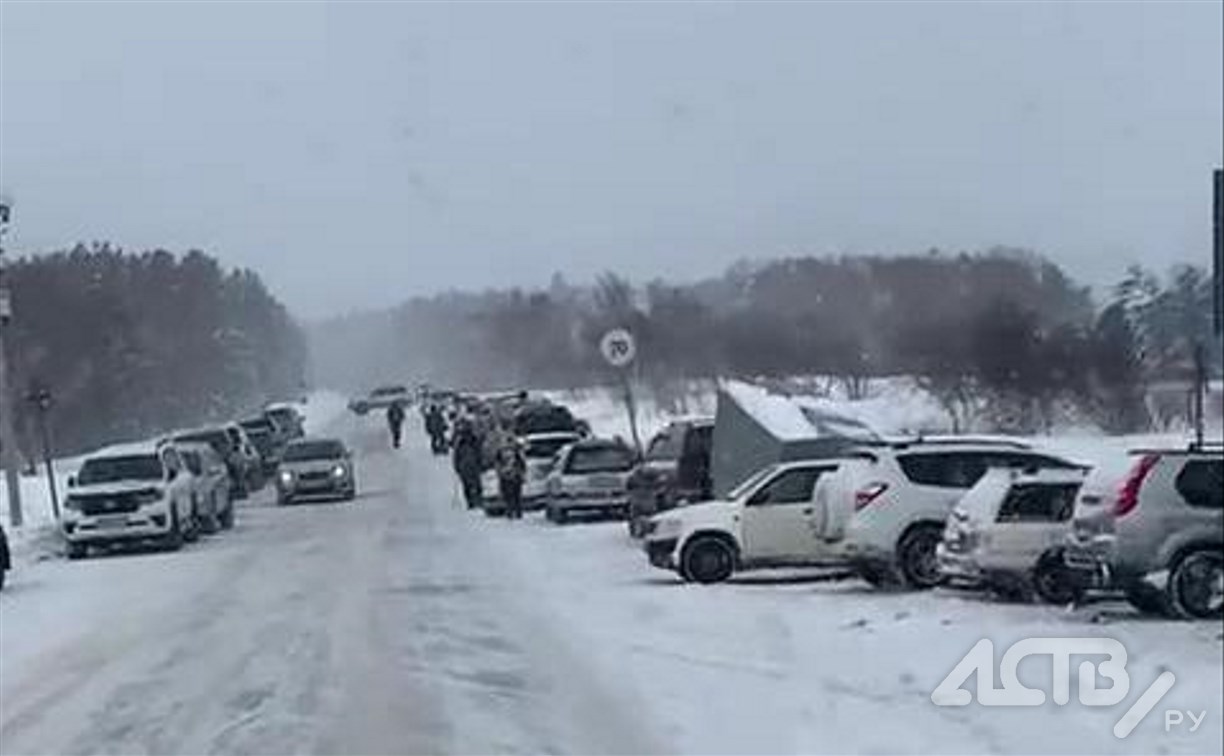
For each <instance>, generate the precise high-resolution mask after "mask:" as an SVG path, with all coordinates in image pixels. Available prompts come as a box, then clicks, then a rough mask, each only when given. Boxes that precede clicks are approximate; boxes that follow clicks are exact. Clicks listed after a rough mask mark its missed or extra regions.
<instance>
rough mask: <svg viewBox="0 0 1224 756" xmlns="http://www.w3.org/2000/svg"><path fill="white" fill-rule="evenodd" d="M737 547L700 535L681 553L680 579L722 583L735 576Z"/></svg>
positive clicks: (721, 539)
mask: <svg viewBox="0 0 1224 756" xmlns="http://www.w3.org/2000/svg"><path fill="white" fill-rule="evenodd" d="M736 561H737V560H736V556H735V547H734V546H732V545H731V544H729V543H728V542H727V540H726V539H725V538H720V537H718V536H712V535H698V536H694V537H693V538H691V539H689V542H688V543H686V544H685V545H684V549H683V550H682V551H681V552H680V577H682V578H684V579H685V580H687V581H689V582H691V583H701V584H702V585H709V584H711V583H722V582H725V581H727V580H728V579H729V578H730V577H731V576H732V575H733V574H735V563H736Z"/></svg>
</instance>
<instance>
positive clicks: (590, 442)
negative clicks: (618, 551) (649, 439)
mask: <svg viewBox="0 0 1224 756" xmlns="http://www.w3.org/2000/svg"><path fill="white" fill-rule="evenodd" d="M636 461H637V460H636V456H635V455H634V453H633V450H632V449H630V448H629V447H628V446H626V445H625V444H623V443H621V442H620V441H610V440H607V439H587V440H583V441H579V442H577V443H574V444H570V445H569V446H566V447H565V448H564V449H562V450H561V452H560V453H559V455H558V457H557V462H556V464H555V465H554V466H553V469H552V471H551V472H550V473H549V475H548V481H547V483H546V484H545V489H546V496H547V501H546V504H545V512H546V514H547V516H548V519H549V521H551V522H555V523H563V522H565V521H567V520H568V519H569V518H570V516H571V515H573V514H575V513H578V512H582V513H591V512H593V513H597V514H604V515H614V516H619V517H624V516H625V515H626V514H627V513H628V511H629V491H628V481H629V473H630V471H632V470H633V465H634V463H635V462H636Z"/></svg>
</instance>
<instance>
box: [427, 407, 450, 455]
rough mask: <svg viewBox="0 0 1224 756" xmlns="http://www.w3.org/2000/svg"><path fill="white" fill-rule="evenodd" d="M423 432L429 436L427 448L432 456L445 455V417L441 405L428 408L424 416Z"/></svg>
mask: <svg viewBox="0 0 1224 756" xmlns="http://www.w3.org/2000/svg"><path fill="white" fill-rule="evenodd" d="M425 431H426V432H427V433H428V434H429V448H430V450H431V451H433V453H434V454H445V453H446V416H445V415H443V414H442V407H441V405H438V404H435V405H433V406H432V407H430V408H429V414H428V415H426V416H425Z"/></svg>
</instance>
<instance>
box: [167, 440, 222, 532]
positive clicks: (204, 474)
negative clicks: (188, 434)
mask: <svg viewBox="0 0 1224 756" xmlns="http://www.w3.org/2000/svg"><path fill="white" fill-rule="evenodd" d="M173 443H174V447H175V448H176V449H178V452H179V454H180V455H181V456H182V457H183V463H184V465H185V466H186V467H187V471H188V472H190V473H191V480H192V485H193V486H194V496H195V502H196V516H197V517H198V518H199V519H200V525H201V528H202V529H203V531H204V532H205V533H215V532H217V531H218V530H222V529H226V530H228V529H229V528H232V527H233V526H234V501H233V499H231V498H230V478H229V471H228V470H227V469H226V467H225V461H224V460H222V459H221V456H220V455H218V454H217V452H216V451H215V450H214V449H213V447H212V446H210V445H208V444H206V443H203V442H191V441H175V442H173Z"/></svg>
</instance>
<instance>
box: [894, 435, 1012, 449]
mask: <svg viewBox="0 0 1224 756" xmlns="http://www.w3.org/2000/svg"><path fill="white" fill-rule="evenodd" d="M885 444H886V445H888V446H890V447H892V448H893V449H906V448H909V447H910V446H914V445H915V444H930V445H939V446H998V447H1002V448H1007V449H1031V448H1033V446H1032V444H1030V443H1028V442H1027V441H1023V440H1021V439H1016V438H1005V437H1002V436H971V435H956V436H938V435H937V436H927V435H924V434H922V433H919V434H918V435H916V436H913V437H910V438H902V439H888V440H886V441H885Z"/></svg>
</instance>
